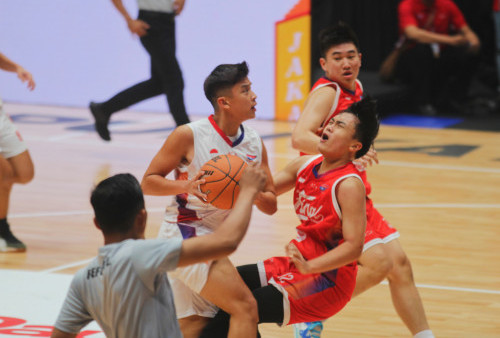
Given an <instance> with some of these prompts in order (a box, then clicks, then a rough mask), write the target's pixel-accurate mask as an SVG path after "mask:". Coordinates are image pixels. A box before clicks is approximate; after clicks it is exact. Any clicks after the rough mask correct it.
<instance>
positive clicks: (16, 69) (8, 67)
mask: <svg viewBox="0 0 500 338" xmlns="http://www.w3.org/2000/svg"><path fill="white" fill-rule="evenodd" d="M0 69H3V70H5V71H8V72H13V73H17V77H18V78H19V79H20V80H21V81H22V82H26V83H27V84H28V89H29V90H33V89H35V81H34V80H33V76H32V75H31V73H30V72H28V71H27V70H26V69H24V68H23V67H22V66H20V65H18V64H17V63H15V62H14V61H12V60H11V59H9V58H8V57H6V56H5V55H3V54H2V53H0Z"/></svg>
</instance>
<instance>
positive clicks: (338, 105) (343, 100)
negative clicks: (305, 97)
mask: <svg viewBox="0 0 500 338" xmlns="http://www.w3.org/2000/svg"><path fill="white" fill-rule="evenodd" d="M325 86H330V87H333V88H335V90H336V94H335V100H334V101H333V105H332V107H331V108H330V113H329V114H328V116H327V117H326V119H325V121H323V124H322V125H321V126H325V125H327V124H328V122H329V121H330V119H331V118H332V117H334V116H335V115H337V114H338V113H340V112H342V111H344V110H346V109H347V108H348V107H349V106H350V105H352V104H353V103H354V102H358V101H360V100H361V99H362V98H363V85H362V84H361V82H360V81H359V80H356V89H355V90H354V92H352V91H350V90H348V89H345V88H342V87H341V86H340V85H339V84H338V83H337V82H334V81H332V80H330V79H328V78H327V77H324V76H323V77H321V78H320V79H319V80H318V81H316V83H315V84H314V85H313V87H312V89H311V93H312V92H313V91H315V90H316V89H319V88H322V87H325Z"/></svg>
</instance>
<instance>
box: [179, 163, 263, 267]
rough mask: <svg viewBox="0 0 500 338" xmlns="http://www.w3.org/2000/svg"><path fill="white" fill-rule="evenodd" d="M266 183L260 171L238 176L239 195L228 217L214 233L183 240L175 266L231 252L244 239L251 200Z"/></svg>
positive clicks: (255, 168) (250, 171) (222, 255)
mask: <svg viewBox="0 0 500 338" xmlns="http://www.w3.org/2000/svg"><path fill="white" fill-rule="evenodd" d="M266 180H267V175H266V172H265V171H264V170H263V169H262V168H258V167H256V166H248V167H247V168H246V169H245V171H244V172H243V176H242V177H241V180H240V186H241V190H240V194H239V196H238V199H237V200H236V204H235V205H234V208H233V209H232V210H231V213H230V214H229V216H228V217H227V218H226V219H225V220H224V222H222V224H221V225H220V226H219V227H218V228H217V229H216V230H215V232H213V233H211V234H208V235H204V236H200V237H193V238H189V239H186V240H184V241H183V242H182V249H181V254H180V258H179V263H178V266H186V265H190V264H194V263H198V262H202V261H206V260H211V259H218V258H222V257H225V256H227V255H229V254H231V253H232V252H234V251H235V250H236V248H237V247H238V245H239V244H240V242H241V240H242V239H243V237H244V236H245V233H246V231H247V229H248V224H249V223H250V216H251V214H252V206H253V203H254V200H255V198H256V197H257V194H259V192H261V191H262V189H263V188H264V186H265V184H266Z"/></svg>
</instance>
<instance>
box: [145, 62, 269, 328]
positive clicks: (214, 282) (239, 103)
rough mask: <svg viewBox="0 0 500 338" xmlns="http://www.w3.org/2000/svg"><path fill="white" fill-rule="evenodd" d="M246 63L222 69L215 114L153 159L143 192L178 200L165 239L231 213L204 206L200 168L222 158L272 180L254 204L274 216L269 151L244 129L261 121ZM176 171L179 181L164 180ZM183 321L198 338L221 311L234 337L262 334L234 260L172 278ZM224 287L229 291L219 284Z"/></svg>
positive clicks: (209, 84)
mask: <svg viewBox="0 0 500 338" xmlns="http://www.w3.org/2000/svg"><path fill="white" fill-rule="evenodd" d="M251 85H252V83H251V82H250V80H249V78H248V66H247V64H246V62H242V63H238V64H224V65H219V66H217V67H216V68H215V69H214V70H213V71H212V73H211V74H210V75H209V76H208V77H207V78H206V80H205V83H204V90H205V95H206V97H207V99H208V100H209V101H210V103H211V104H212V106H213V108H214V114H213V115H211V116H210V117H208V118H204V119H201V120H198V121H195V122H191V123H188V124H185V125H182V126H179V127H177V128H176V129H175V130H174V131H173V132H172V133H171V134H170V135H169V137H168V138H167V140H166V141H165V143H164V144H163V146H162V148H161V149H160V150H159V151H158V153H157V154H156V156H155V157H154V158H153V160H152V161H151V164H150V165H149V168H148V169H147V170H146V173H145V174H144V178H143V180H142V188H143V190H144V193H145V194H147V195H156V196H167V195H175V199H174V200H173V202H172V204H171V205H170V206H169V207H167V210H166V212H165V218H164V220H163V223H162V226H161V228H160V233H159V235H158V236H159V237H162V238H184V239H187V238H191V237H195V236H203V235H205V234H209V233H212V232H213V231H214V229H216V228H217V227H218V226H219V225H220V224H221V223H222V221H223V220H224V219H225V217H226V216H227V215H228V214H229V212H230V210H221V209H217V208H215V207H214V206H212V205H209V204H206V203H203V202H202V201H204V200H206V196H205V195H204V194H203V193H201V192H200V190H199V185H200V184H201V183H203V182H204V180H203V179H201V173H200V168H201V166H202V165H203V164H204V163H205V162H207V161H208V160H210V159H211V158H213V157H214V156H216V155H218V154H219V155H221V154H233V155H236V156H239V157H240V158H242V159H243V160H245V161H246V162H248V163H255V164H257V165H259V166H260V167H261V168H263V169H264V171H265V172H266V174H267V177H268V179H267V183H266V187H265V188H264V191H263V192H261V193H260V194H259V195H258V197H257V199H256V201H255V204H256V206H257V207H258V208H259V209H260V210H261V211H262V212H264V213H266V214H273V213H274V212H276V208H277V202H276V194H275V192H274V184H273V179H272V175H271V172H270V170H269V167H268V162H267V151H266V148H265V146H264V143H263V142H262V139H261V138H260V136H259V135H258V133H257V132H256V131H255V130H254V129H252V128H250V127H248V126H246V125H243V122H244V121H246V120H249V119H252V118H254V117H255V111H256V104H257V102H256V98H257V96H256V95H255V93H254V92H253V91H252V86H251ZM170 173H175V175H176V179H175V180H174V179H170V178H166V176H167V175H169V174H170ZM169 277H170V280H171V284H172V291H173V294H174V300H175V307H176V313H177V318H178V319H179V324H180V328H181V331H182V333H183V335H184V337H186V338H189V337H198V335H199V332H200V330H201V329H202V328H203V327H204V326H205V324H206V322H207V321H208V320H209V318H211V317H214V316H215V314H216V313H217V311H218V309H219V308H221V309H224V310H225V311H226V312H228V313H229V314H230V315H231V325H230V330H229V337H237V338H240V337H252V338H255V337H256V335H257V321H258V313H257V304H256V302H255V299H254V298H253V296H252V293H251V292H250V290H249V289H248V288H247V287H246V286H245V283H244V282H243V281H242V280H241V278H240V276H239V275H238V272H237V270H236V269H235V267H234V266H233V265H232V264H231V262H230V260H229V259H228V258H223V259H219V260H217V261H207V262H205V263H199V264H196V265H192V266H189V267H184V268H180V269H179V268H178V269H176V270H175V271H173V272H172V273H169ZM222 285H223V287H221V286H222Z"/></svg>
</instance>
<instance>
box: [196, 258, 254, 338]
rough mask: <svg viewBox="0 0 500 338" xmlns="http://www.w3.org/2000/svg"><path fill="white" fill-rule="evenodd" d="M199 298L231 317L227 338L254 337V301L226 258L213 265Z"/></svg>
mask: <svg viewBox="0 0 500 338" xmlns="http://www.w3.org/2000/svg"><path fill="white" fill-rule="evenodd" d="M200 295H201V296H202V297H203V298H205V299H207V300H208V301H210V302H212V303H214V304H215V305H217V306H218V307H219V308H220V309H222V310H224V311H225V312H227V313H228V314H229V315H230V324H229V334H228V337H252V338H254V337H256V336H257V323H258V320H259V319H258V312H257V302H256V300H255V298H254V297H253V295H252V293H251V292H250V290H249V289H248V288H247V286H246V285H245V283H244V282H243V280H242V279H241V277H240V275H239V274H238V271H237V270H236V268H235V267H234V266H233V265H232V264H231V262H230V260H229V259H228V258H223V259H220V260H217V261H215V262H213V263H212V265H211V267H210V271H209V274H208V279H207V282H206V283H205V286H204V287H203V289H202V290H201V292H200Z"/></svg>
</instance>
